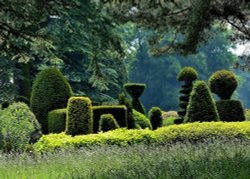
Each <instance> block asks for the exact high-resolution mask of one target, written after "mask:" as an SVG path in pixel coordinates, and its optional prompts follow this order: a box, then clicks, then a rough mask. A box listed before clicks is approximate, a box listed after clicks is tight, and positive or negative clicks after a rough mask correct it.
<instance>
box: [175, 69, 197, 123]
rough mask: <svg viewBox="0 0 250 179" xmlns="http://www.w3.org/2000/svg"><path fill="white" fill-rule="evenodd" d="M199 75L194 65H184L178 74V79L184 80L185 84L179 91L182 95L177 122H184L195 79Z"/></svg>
mask: <svg viewBox="0 0 250 179" xmlns="http://www.w3.org/2000/svg"><path fill="white" fill-rule="evenodd" d="M197 77H198V73H197V71H196V70H195V69H194V68H192V67H184V68H183V69H182V70H181V71H180V73H179V74H178V76H177V79H178V81H184V82H185V83H184V85H182V86H181V90H180V91H179V92H180V93H181V94H182V96H180V98H179V101H180V103H179V106H180V108H181V110H180V111H178V115H179V116H180V118H179V119H178V120H176V122H177V124H180V123H182V122H183V118H184V116H185V115H186V110H187V106H188V101H189V96H190V93H191V91H192V87H193V81H194V80H196V79H197Z"/></svg>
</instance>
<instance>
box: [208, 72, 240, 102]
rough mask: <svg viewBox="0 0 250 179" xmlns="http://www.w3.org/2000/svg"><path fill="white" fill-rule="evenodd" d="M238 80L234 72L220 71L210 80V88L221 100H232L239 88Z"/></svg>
mask: <svg viewBox="0 0 250 179" xmlns="http://www.w3.org/2000/svg"><path fill="white" fill-rule="evenodd" d="M237 85H238V83H237V79H236V76H235V74H234V73H233V72H232V71H228V70H220V71H217V72H215V73H214V74H213V75H212V76H211V77H210V78H209V88H210V90H211V92H212V93H215V94H217V95H218V96H219V97H220V98H221V99H230V98H231V96H232V94H233V92H234V91H235V89H236V88H237Z"/></svg>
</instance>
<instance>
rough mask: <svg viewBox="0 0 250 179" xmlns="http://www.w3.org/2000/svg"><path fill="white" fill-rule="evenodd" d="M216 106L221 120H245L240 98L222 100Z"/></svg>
mask: <svg viewBox="0 0 250 179" xmlns="http://www.w3.org/2000/svg"><path fill="white" fill-rule="evenodd" d="M216 106H217V109H218V113H219V116H220V120H221V121H226V122H232V121H245V115H244V109H243V107H242V104H241V102H240V101H239V100H220V101H217V102H216Z"/></svg>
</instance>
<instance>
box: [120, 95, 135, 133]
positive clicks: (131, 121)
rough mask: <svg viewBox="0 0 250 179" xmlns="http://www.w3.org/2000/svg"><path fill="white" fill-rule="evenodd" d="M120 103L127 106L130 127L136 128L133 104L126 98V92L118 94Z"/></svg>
mask: <svg viewBox="0 0 250 179" xmlns="http://www.w3.org/2000/svg"><path fill="white" fill-rule="evenodd" d="M118 101H119V105H125V106H126V107H127V123H128V129H133V128H135V121H134V118H133V111H132V110H133V106H132V104H131V102H130V100H129V99H128V98H126V95H125V94H124V93H121V94H119V96H118Z"/></svg>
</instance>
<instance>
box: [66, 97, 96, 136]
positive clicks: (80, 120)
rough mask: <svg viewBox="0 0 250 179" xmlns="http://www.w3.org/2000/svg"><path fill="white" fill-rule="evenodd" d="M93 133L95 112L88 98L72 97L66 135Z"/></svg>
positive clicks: (68, 108) (67, 117)
mask: <svg viewBox="0 0 250 179" xmlns="http://www.w3.org/2000/svg"><path fill="white" fill-rule="evenodd" d="M91 133H93V110H92V104H91V100H90V99H89V98H87V97H71V98H70V99H69V101H68V106H67V112H66V134H69V135H80V134H91Z"/></svg>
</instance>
